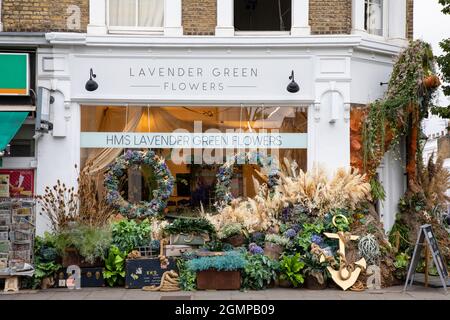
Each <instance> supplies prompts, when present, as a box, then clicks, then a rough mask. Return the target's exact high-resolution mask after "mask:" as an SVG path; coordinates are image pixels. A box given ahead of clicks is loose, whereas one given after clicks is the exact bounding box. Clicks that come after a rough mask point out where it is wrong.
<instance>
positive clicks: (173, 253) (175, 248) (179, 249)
mask: <svg viewBox="0 0 450 320" xmlns="http://www.w3.org/2000/svg"><path fill="white" fill-rule="evenodd" d="M192 251H194V248H192V247H191V246H186V245H182V244H180V245H177V244H174V245H171V244H169V245H165V246H164V252H165V256H166V257H181V255H182V254H183V253H185V252H192Z"/></svg>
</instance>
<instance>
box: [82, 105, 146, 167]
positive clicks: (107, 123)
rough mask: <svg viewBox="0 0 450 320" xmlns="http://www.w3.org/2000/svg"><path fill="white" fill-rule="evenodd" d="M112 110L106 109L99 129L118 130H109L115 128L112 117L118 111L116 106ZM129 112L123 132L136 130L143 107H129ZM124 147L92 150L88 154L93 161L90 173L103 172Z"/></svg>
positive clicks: (89, 159) (115, 115)
mask: <svg viewBox="0 0 450 320" xmlns="http://www.w3.org/2000/svg"><path fill="white" fill-rule="evenodd" d="M109 110H111V111H109V112H108V109H106V111H105V113H104V117H103V118H102V121H101V124H100V130H99V131H104V132H105V131H106V132H107V131H110V132H111V131H112V132H114V131H117V130H109V128H113V127H114V126H115V123H117V122H115V121H111V118H114V117H117V115H118V112H114V110H116V109H114V108H112V109H109ZM127 113H128V116H127V118H128V122H127V123H126V124H125V127H124V128H123V130H122V131H123V132H134V131H136V128H137V126H138V124H139V121H140V120H141V117H142V108H140V107H133V108H127ZM122 151H123V149H120V148H104V149H94V150H92V151H91V152H90V154H89V156H88V161H92V164H91V167H90V170H89V173H90V174H96V173H103V172H104V171H105V170H106V168H107V167H108V165H109V164H110V163H112V162H113V161H114V160H115V159H116V158H117V157H118V156H119V155H120V154H121V153H122Z"/></svg>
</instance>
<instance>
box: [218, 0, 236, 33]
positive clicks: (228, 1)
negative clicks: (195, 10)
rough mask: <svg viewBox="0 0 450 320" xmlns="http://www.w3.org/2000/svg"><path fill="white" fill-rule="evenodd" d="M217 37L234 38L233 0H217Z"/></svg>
mask: <svg viewBox="0 0 450 320" xmlns="http://www.w3.org/2000/svg"><path fill="white" fill-rule="evenodd" d="M215 35H216V36H217V37H233V36H234V0H217V26H216V32H215Z"/></svg>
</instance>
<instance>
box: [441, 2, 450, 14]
mask: <svg viewBox="0 0 450 320" xmlns="http://www.w3.org/2000/svg"><path fill="white" fill-rule="evenodd" d="M439 3H440V4H441V5H443V6H444V8H442V12H443V13H445V14H450V0H439Z"/></svg>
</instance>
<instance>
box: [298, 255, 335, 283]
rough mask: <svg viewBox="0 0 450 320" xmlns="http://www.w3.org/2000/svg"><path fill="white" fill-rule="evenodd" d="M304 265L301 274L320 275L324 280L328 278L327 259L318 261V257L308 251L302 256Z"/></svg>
mask: <svg viewBox="0 0 450 320" xmlns="http://www.w3.org/2000/svg"><path fill="white" fill-rule="evenodd" d="M302 260H303V262H304V264H305V266H304V269H303V274H304V275H306V276H308V275H312V276H315V277H316V278H320V277H322V278H323V280H324V281H326V280H327V278H328V270H327V267H328V266H329V263H328V262H327V261H323V262H320V258H319V257H318V256H317V255H315V254H312V253H310V252H307V253H306V254H305V255H304V257H303V258H302Z"/></svg>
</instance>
